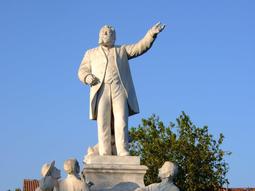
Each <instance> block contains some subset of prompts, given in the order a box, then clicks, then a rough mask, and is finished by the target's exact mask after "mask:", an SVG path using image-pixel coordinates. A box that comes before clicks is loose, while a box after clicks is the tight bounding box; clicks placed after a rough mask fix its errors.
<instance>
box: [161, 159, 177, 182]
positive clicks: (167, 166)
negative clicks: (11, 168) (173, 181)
mask: <svg viewBox="0 0 255 191" xmlns="http://www.w3.org/2000/svg"><path fill="white" fill-rule="evenodd" d="M177 173H178V167H177V165H176V164H174V163H172V162H170V161H166V162H165V163H164V164H163V166H162V167H161V168H160V169H159V173H158V176H159V177H160V178H161V179H163V178H168V177H175V176H176V174H177Z"/></svg>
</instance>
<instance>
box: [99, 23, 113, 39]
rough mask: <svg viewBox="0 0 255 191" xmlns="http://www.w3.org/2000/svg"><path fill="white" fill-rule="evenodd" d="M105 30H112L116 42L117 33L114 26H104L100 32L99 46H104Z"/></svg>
mask: <svg viewBox="0 0 255 191" xmlns="http://www.w3.org/2000/svg"><path fill="white" fill-rule="evenodd" d="M104 29H110V31H111V32H112V33H113V38H114V41H115V40H116V32H115V29H114V27H113V26H110V25H104V26H103V27H102V28H101V29H100V32H99V40H98V44H102V43H103V39H102V33H103V32H104Z"/></svg>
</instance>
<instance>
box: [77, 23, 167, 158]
mask: <svg viewBox="0 0 255 191" xmlns="http://www.w3.org/2000/svg"><path fill="white" fill-rule="evenodd" d="M164 27H165V25H162V24H161V23H157V24H156V25H154V26H153V27H152V28H151V29H150V30H149V31H148V32H147V33H146V35H145V36H144V37H143V38H142V39H141V40H140V41H138V42H137V43H134V44H128V45H120V46H118V45H115V44H114V43H115V39H116V33H115V29H114V28H113V27H112V26H109V25H105V26H104V27H102V29H101V30H100V32H99V46H98V47H96V48H93V49H90V50H88V51H87V52H86V53H85V55H84V58H83V60H82V62H81V65H80V67H79V71H78V77H79V79H80V81H82V82H83V83H84V84H87V85H90V119H92V120H97V126H98V145H99V147H98V148H99V154H100V155H113V151H112V146H111V137H112V136H113V137H114V139H115V145H116V149H117V155H118V156H127V155H129V152H128V117H129V116H131V115H134V114H137V113H139V107H138V102H137V98H136V93H135V88H134V85H133V80H132V76H131V71H130V67H129V63H128V60H130V59H133V58H135V57H138V56H140V55H142V54H143V53H145V52H146V51H147V50H149V49H150V48H151V46H152V44H153V42H154V41H155V39H156V37H157V35H158V34H159V33H160V32H161V31H162V30H163V29H164Z"/></svg>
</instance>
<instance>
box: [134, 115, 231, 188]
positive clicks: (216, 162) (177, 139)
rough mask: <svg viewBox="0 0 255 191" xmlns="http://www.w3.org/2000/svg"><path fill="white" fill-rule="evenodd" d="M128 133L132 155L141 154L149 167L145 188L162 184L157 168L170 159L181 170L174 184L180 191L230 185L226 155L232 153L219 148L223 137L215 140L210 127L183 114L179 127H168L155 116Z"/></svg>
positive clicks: (178, 119)
mask: <svg viewBox="0 0 255 191" xmlns="http://www.w3.org/2000/svg"><path fill="white" fill-rule="evenodd" d="M129 134H130V138H131V142H130V152H131V155H139V156H140V157H141V164H143V165H146V166H147V167H148V168H149V169H148V171H147V173H146V175H145V179H144V181H145V184H146V185H148V184H151V183H154V182H159V181H160V180H159V178H158V168H160V167H161V166H162V164H163V163H164V161H168V160H169V161H172V162H175V163H176V164H177V165H178V167H179V173H178V175H177V177H176V180H175V182H176V184H177V186H178V187H179V188H180V189H181V190H185V191H204V190H206V191H208V190H212V191H214V190H217V191H218V190H219V188H221V187H222V186H223V185H224V184H228V179H227V178H226V173H227V171H228V164H227V163H226V162H225V160H224V156H225V155H229V154H230V152H225V151H223V150H222V149H221V148H220V146H221V144H222V142H223V139H224V136H223V135H222V134H220V136H219V139H218V140H215V139H214V137H213V136H212V135H211V134H210V133H209V132H208V127H207V126H204V127H202V128H199V127H196V126H195V125H194V124H193V123H192V122H191V120H190V118H189V117H188V116H187V115H186V114H185V113H184V112H182V113H181V115H180V116H179V117H178V118H177V119H176V124H174V123H170V124H169V126H167V127H166V126H165V125H164V123H163V122H162V121H161V120H160V119H159V117H156V116H155V115H153V116H151V117H150V118H148V119H142V124H141V125H139V126H138V127H137V128H134V127H132V128H131V129H130V131H129Z"/></svg>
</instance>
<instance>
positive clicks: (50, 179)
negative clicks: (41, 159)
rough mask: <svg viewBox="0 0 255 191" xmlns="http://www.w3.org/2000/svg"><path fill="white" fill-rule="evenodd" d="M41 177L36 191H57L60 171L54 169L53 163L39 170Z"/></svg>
mask: <svg viewBox="0 0 255 191" xmlns="http://www.w3.org/2000/svg"><path fill="white" fill-rule="evenodd" d="M41 175H42V176H43V178H42V179H41V180H39V187H38V188H36V191H53V190H54V191H58V188H59V184H58V179H59V178H60V177H61V176H60V170H59V169H57V168H56V167H55V161H52V162H51V163H50V164H48V163H46V164H44V165H43V166H42V169H41Z"/></svg>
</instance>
